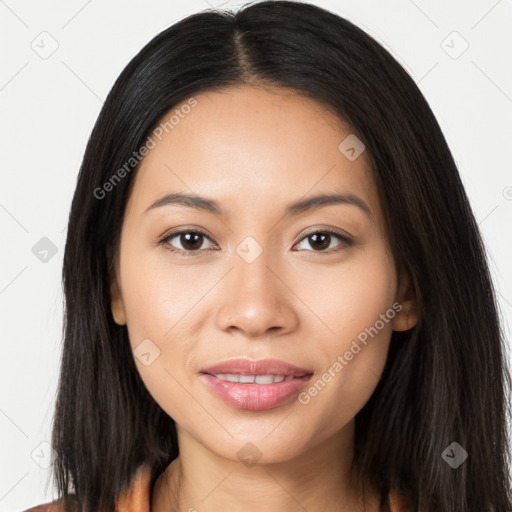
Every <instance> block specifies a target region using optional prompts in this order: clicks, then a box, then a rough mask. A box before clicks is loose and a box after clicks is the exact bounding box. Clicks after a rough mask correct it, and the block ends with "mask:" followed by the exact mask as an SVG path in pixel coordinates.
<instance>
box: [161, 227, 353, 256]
mask: <svg viewBox="0 0 512 512" xmlns="http://www.w3.org/2000/svg"><path fill="white" fill-rule="evenodd" d="M183 234H197V235H203V236H204V237H206V238H208V239H209V240H210V237H209V236H208V235H207V234H206V233H205V232H204V231H201V230H199V229H184V230H181V231H174V232H172V233H170V234H168V235H166V236H165V237H164V238H162V239H161V240H159V241H158V245H162V246H164V247H165V248H166V249H167V250H169V251H171V252H172V253H176V254H179V255H180V256H185V257H188V256H196V255H198V254H201V252H202V251H205V250H207V249H196V250H193V251H192V250H190V251H184V250H182V249H176V248H175V247H173V246H171V245H168V244H167V242H168V241H169V240H171V239H173V238H175V237H176V236H179V235H183ZM318 234H323V235H330V236H334V237H336V238H339V239H340V240H341V243H340V244H338V245H337V246H336V248H334V249H329V250H320V251H312V250H311V251H307V252H314V253H317V254H333V253H336V252H339V251H342V250H344V249H347V248H348V247H350V246H351V245H353V243H354V242H353V240H352V239H351V238H349V237H348V236H347V235H344V234H342V233H339V232H337V231H332V230H329V229H326V230H317V231H311V232H309V233H307V234H305V235H304V236H303V237H302V238H301V239H300V240H299V241H298V242H297V244H299V243H301V242H302V241H303V240H306V239H307V238H308V237H310V236H312V235H318ZM297 244H295V245H297Z"/></svg>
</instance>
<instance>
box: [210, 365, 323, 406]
mask: <svg viewBox="0 0 512 512" xmlns="http://www.w3.org/2000/svg"><path fill="white" fill-rule="evenodd" d="M219 374H235V375H274V376H275V375H282V376H285V377H288V378H289V380H285V381H282V382H274V383H272V384H257V383H251V384H242V383H239V382H229V381H226V380H222V379H220V378H217V377H216V376H215V375H219ZM312 375H313V372H312V371H311V370H308V369H307V368H300V367H298V366H295V365H292V364H290V363H286V362H285V361H279V360H277V359H263V360H260V361H251V360H249V359H232V360H229V361H223V362H221V363H218V364H215V365H213V366H209V367H208V368H205V369H204V370H202V372H201V378H202V380H203V382H204V383H205V384H206V385H207V387H208V389H209V390H210V391H211V392H212V393H213V394H214V395H216V396H217V397H219V398H220V399H221V400H223V401H224V402H225V403H227V404H228V405H230V406H232V407H235V408H238V409H248V410H253V411H261V410H265V409H272V408H274V407H278V406H279V405H282V404H284V403H286V402H288V401H290V400H291V399H292V398H293V397H295V396H296V395H297V394H298V393H299V392H300V391H301V389H303V388H304V387H305V386H306V384H307V383H308V381H309V380H310V379H311V376H312Z"/></svg>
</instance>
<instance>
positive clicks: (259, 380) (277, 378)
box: [215, 373, 293, 384]
mask: <svg viewBox="0 0 512 512" xmlns="http://www.w3.org/2000/svg"><path fill="white" fill-rule="evenodd" d="M215 377H217V379H220V380H226V381H228V382H238V383H240V384H253V383H256V384H274V383H277V382H283V381H284V380H292V379H293V375H288V376H287V377H285V376H284V375H239V374H234V373H218V374H216V375H215Z"/></svg>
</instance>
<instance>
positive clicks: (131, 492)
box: [24, 466, 412, 512]
mask: <svg viewBox="0 0 512 512" xmlns="http://www.w3.org/2000/svg"><path fill="white" fill-rule="evenodd" d="M150 479H151V468H150V467H149V466H141V467H140V469H139V471H138V472H137V474H136V476H135V478H134V479H133V481H132V483H131V485H130V487H129V488H128V489H127V490H126V491H125V492H124V493H123V494H122V495H121V497H120V498H119V500H118V502H117V504H116V512H150V499H151V488H150ZM61 504H62V499H59V500H55V501H52V502H51V503H45V504H43V505H38V506H36V507H32V508H29V509H27V510H25V511H24V512H62V510H63V509H62V508H61ZM389 505H390V509H391V512H411V510H412V507H411V505H410V504H409V502H408V500H407V499H406V498H405V497H404V496H402V495H400V494H398V493H390V494H389Z"/></svg>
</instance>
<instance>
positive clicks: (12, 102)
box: [0, 0, 512, 511]
mask: <svg viewBox="0 0 512 512" xmlns="http://www.w3.org/2000/svg"><path fill="white" fill-rule="evenodd" d="M243 3H244V2H232V1H227V2H226V1H216V2H215V1H213V0H210V2H209V3H208V2H206V1H205V0H187V1H183V0H181V1H173V2H171V1H170V0H166V1H163V0H153V1H150V2H142V1H139V2H136V1H133V0H132V1H121V0H115V1H109V2H105V1H104V2H100V1H99V0H89V1H87V0H72V1H69V0H68V1H66V2H65V1H64V0H62V1H40V2H36V1H35V0H32V1H22V0H5V1H2V0H0V34H1V38H2V39H3V40H2V42H1V46H0V52H1V59H2V61H1V62H2V65H1V71H0V106H1V110H2V113H1V116H2V123H1V125H0V130H1V134H0V137H1V141H2V144H1V150H0V151H1V155H0V163H1V172H2V181H1V188H0V223H1V224H0V225H1V230H2V235H1V236H2V241H1V246H0V247H1V249H2V250H1V251H0V259H1V267H0V268H1V273H0V308H1V309H0V311H1V322H2V324H1V329H2V330H1V333H2V337H1V343H2V345H1V359H0V361H1V368H0V375H1V376H0V379H1V383H0V384H1V387H0V393H1V394H0V433H1V443H2V453H1V455H0V460H1V461H2V462H1V464H2V465H1V472H0V510H1V511H20V510H23V509H25V508H28V507H29V506H34V505H36V504H39V503H43V502H46V501H50V500H51V499H53V498H54V497H55V496H56V494H55V492H54V491H53V490H52V489H46V482H47V477H48V474H49V471H50V470H49V469H43V468H41V467H40V465H39V464H42V465H43V466H44V465H48V463H49V460H50V449H49V445H46V444H44V443H45V442H48V441H49V440H50V427H51V419H52V413H53V407H54V401H55V393H56V387H57V378H58V369H59V358H60V350H61V342H62V339H61V329H62V292H61V282H60V274H61V267H62V256H63V248H64V242H65V236H66V224H67V216H68V212H69V208H70V204H71V199H72V194H73V191H74V187H75V180H76V176H77V173H78V169H79V166H80V163H81V159H82V156H83V152H84V149H85V145H86V142H87V139H88V137H89V134H90V132H91V130H92V127H93V124H94V122H95V120H96V117H97V115H98V113H99V111H100V108H101V106H102V101H103V100H104V99H105V97H106V95H107V93H108V91H109V90H110V88H111V87H112V85H113V83H114V81H115V79H116V78H117V77H118V75H119V74H120V72H121V71H122V69H123V68H124V67H125V66H126V64H127V63H128V62H129V61H130V60H131V58H132V57H133V56H134V55H135V54H136V53H137V52H138V51H139V50H140V49H141V48H142V47H143V46H144V45H145V44H146V43H147V42H148V41H149V40H150V39H151V38H152V37H153V36H155V35H156V34H157V33H158V32H160V31H161V30H163V29H165V28H167V27H168V26H169V25H171V24H172V23H174V22H175V21H177V20H178V19H181V18H183V17H184V16H186V15H188V14H191V13H193V12H198V11H201V10H204V9H206V8H208V7H210V6H211V7H220V8H227V7H230V8H231V7H237V6H240V5H242V4H243ZM313 3H316V4H317V5H320V6H322V7H326V8H328V9H330V10H332V11H334V12H336V13H338V14H340V15H342V16H344V17H347V18H348V19H349V20H351V21H353V22H354V23H356V24H357V25H359V26H360V27H361V28H363V29H364V30H366V31H367V32H368V33H369V34H370V35H372V36H373V37H374V38H376V39H377V40H378V41H379V42H381V43H382V44H384V46H385V47H387V48H388V50H389V51H390V52H391V53H392V54H393V55H394V57H395V58H396V59H397V60H398V61H399V62H400V63H401V64H402V65H403V66H405V68H406V69H407V70H408V72H409V73H410V74H411V75H412V77H413V78H414V80H415V81H416V82H417V83H418V85H419V87H420V89H421V90H422V92H423V94H424V95H425V97H426V98H427V101H428V102H429V104H430V105H431V107H432V109H433V111H434V113H435V114H436V116H437V119H438V121H439V123H440V125H441V128H442V130H443V132H444V134H445V136H446V138H447V140H448V144H449V145H450V147H451V150H452V152H453V155H454V157H455V160H456V162H457V164H458V167H459V170H460V173H461V175H462V179H463V181H464V184H465V186H466V190H467V192H468V195H469V197H470V200H471V203H472V207H473V209H474V212H475V215H476V218H477V219H478V221H479V224H480V228H481V230H482V232H483V235H484V238H485V241H486V243H487V248H488V252H489V257H490V263H491V270H492V273H493V276H494V279H495V284H496V288H497V291H498V299H499V305H500V310H501V315H502V319H503V325H504V330H505V335H506V337H507V340H509V339H510V336H509V333H510V326H511V325H512V322H511V320H512V266H511V264H510V262H511V261H512V243H511V235H510V233H511V229H510V225H511V221H512V172H511V163H510V155H511V152H510V148H511V146H512V128H511V120H512V67H511V66H512V58H511V53H512V30H511V27H512V0H499V1H497V0H479V1H476V0H473V1H462V0H458V1H451V2H446V1H440V0H438V1H430V2H428V1H426V0H414V1H413V0H396V1H390V0H386V1H379V2H377V1H373V2H371V1H361V0H358V1H355V0H352V1H344V0H337V1H334V0H333V1H327V0H325V1H314V2H313ZM454 31H456V32H458V33H459V34H460V36H461V37H462V38H463V39H464V40H466V41H467V43H468V44H469V47H468V48H467V50H466V51H465V52H464V53H462V54H461V55H460V56H458V57H457V58H453V57H454V56H457V55H458V53H459V52H460V51H461V50H462V49H463V48H464V46H463V45H464V44H465V43H464V41H463V39H461V37H459V36H458V35H456V34H455V35H454V34H453V32H454ZM42 32H46V33H47V34H43V35H40V34H41V33H42ZM53 40H54V41H53ZM443 41H444V43H443ZM52 44H53V45H57V44H58V48H57V49H56V51H55V52H54V53H53V54H52V55H51V56H49V57H48V58H46V59H43V58H41V56H40V55H39V54H38V53H36V51H34V49H33V47H35V48H39V50H38V51H40V52H42V51H43V48H42V47H43V46H44V48H45V49H46V51H48V50H49V49H51V48H52ZM450 53H451V56H450ZM42 237H48V238H49V239H50V240H51V241H52V243H53V244H55V246H56V248H57V252H56V254H55V255H54V256H53V257H51V258H48V261H46V262H42V261H40V260H39V259H38V258H37V257H36V256H35V255H34V253H33V252H32V248H33V246H34V245H35V244H36V243H37V242H38V241H39V240H40V239H41V238H42ZM41 443H43V444H41ZM36 461H38V462H39V464H38V463H37V462H36Z"/></svg>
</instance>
